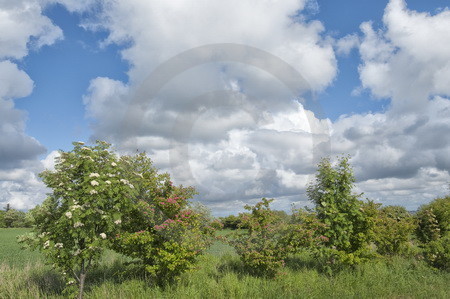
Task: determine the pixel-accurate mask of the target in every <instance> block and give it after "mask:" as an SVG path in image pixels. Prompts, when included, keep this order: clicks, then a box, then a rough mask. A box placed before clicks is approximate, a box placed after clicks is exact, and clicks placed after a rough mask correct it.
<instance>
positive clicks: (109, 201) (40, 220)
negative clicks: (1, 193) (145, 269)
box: [21, 141, 135, 298]
mask: <svg viewBox="0 0 450 299" xmlns="http://www.w3.org/2000/svg"><path fill="white" fill-rule="evenodd" d="M73 145H74V149H73V150H72V151H70V152H61V153H60V157H59V158H58V159H57V161H56V165H55V170H54V171H50V170H46V171H44V172H42V173H41V174H40V176H41V177H42V178H43V181H44V183H45V184H46V185H47V187H49V188H51V189H52V193H51V194H50V196H49V197H48V198H47V199H46V200H45V201H44V202H43V203H42V205H40V206H37V207H36V208H34V209H33V210H32V211H31V213H32V216H33V217H32V218H33V219H34V223H35V229H34V234H32V235H30V236H23V237H22V239H21V241H22V242H24V243H27V244H28V245H30V246H31V247H32V248H38V249H39V250H40V251H42V252H43V253H44V255H45V258H46V261H47V263H49V264H52V265H53V267H54V268H56V269H58V270H59V271H60V272H61V273H62V274H63V275H64V277H65V279H66V283H67V285H68V288H67V289H66V291H68V292H71V291H74V292H75V291H76V288H75V289H72V288H73V286H76V285H78V296H79V298H81V297H82V296H83V289H84V284H85V279H86V277H87V274H88V273H89V271H90V270H91V269H92V268H93V267H94V266H95V265H96V264H97V263H98V262H99V260H100V256H101V253H102V252H103V249H104V248H105V246H106V243H107V242H108V240H109V239H110V238H111V236H113V235H114V234H115V232H116V231H117V229H118V228H119V227H120V223H121V221H122V215H123V213H124V212H125V211H127V209H128V208H129V204H130V201H129V198H131V197H132V196H133V193H134V191H135V190H134V186H133V185H132V184H130V183H129V182H128V181H126V180H123V179H121V176H122V175H123V171H122V169H121V168H120V167H118V164H119V161H118V158H117V157H116V155H114V154H113V153H112V152H111V151H110V150H109V147H110V145H109V144H107V143H105V142H101V141H98V142H97V144H96V145H95V146H84V143H82V142H75V143H73Z"/></svg>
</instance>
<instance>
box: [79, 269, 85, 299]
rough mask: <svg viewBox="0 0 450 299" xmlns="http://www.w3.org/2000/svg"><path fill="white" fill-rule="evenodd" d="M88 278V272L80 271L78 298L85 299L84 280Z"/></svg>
mask: <svg viewBox="0 0 450 299" xmlns="http://www.w3.org/2000/svg"><path fill="white" fill-rule="evenodd" d="M85 280H86V273H84V272H82V273H80V288H79V289H78V299H83V292H84V281H85Z"/></svg>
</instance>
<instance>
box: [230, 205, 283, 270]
mask: <svg viewBox="0 0 450 299" xmlns="http://www.w3.org/2000/svg"><path fill="white" fill-rule="evenodd" d="M272 201H273V199H266V198H263V199H262V200H261V201H260V202H258V203H257V204H256V205H255V206H248V205H247V206H245V209H247V210H249V211H250V212H251V213H248V214H245V215H244V217H242V222H243V225H245V227H248V229H247V230H246V231H245V232H243V233H242V232H239V233H236V234H234V235H233V236H232V237H229V239H228V242H229V244H230V245H232V246H233V247H234V248H235V250H236V252H237V254H238V255H239V257H240V259H241V261H242V262H243V264H244V267H245V268H246V270H247V271H248V272H249V273H251V274H254V275H257V276H266V277H274V276H276V275H277V274H278V273H279V269H280V268H281V267H283V266H284V259H285V258H286V256H287V254H288V249H287V248H286V247H284V246H283V245H282V242H280V240H281V236H282V235H281V233H282V227H281V226H280V222H279V221H278V217H277V216H276V215H275V213H273V211H272V210H271V209H270V208H269V205H270V203H271V202H272Z"/></svg>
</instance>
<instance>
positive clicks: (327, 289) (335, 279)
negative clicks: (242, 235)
mask: <svg viewBox="0 0 450 299" xmlns="http://www.w3.org/2000/svg"><path fill="white" fill-rule="evenodd" d="M26 232H27V230H26V229H1V230H0V259H1V265H0V298H2V299H3V298H64V296H63V295H62V294H61V291H62V288H63V282H62V279H61V277H60V276H59V275H58V274H57V273H56V272H54V271H53V270H52V269H51V267H50V266H47V265H44V264H43V262H42V260H41V257H40V255H39V253H36V252H30V251H22V250H20V247H19V245H18V244H17V243H16V236H17V235H18V234H22V233H26ZM124 261H125V260H124V258H122V257H121V256H120V255H118V254H115V253H113V252H111V251H108V252H107V253H106V254H105V257H104V259H103V261H102V264H101V265H100V266H99V267H98V268H97V269H96V270H95V271H93V272H92V273H90V278H89V283H88V286H87V290H86V294H85V297H86V298H450V288H449V282H450V273H447V272H442V271H438V270H433V269H431V268H429V267H427V266H426V265H425V264H424V263H422V262H418V261H414V260H413V259H405V258H401V257H394V258H391V259H387V260H383V261H377V262H373V263H368V264H364V265H362V266H359V267H358V268H356V269H355V270H350V269H349V270H344V271H341V272H339V273H337V274H335V276H332V277H330V276H326V275H324V274H321V273H318V272H317V270H315V269H314V268H313V267H311V263H313V262H314V261H312V260H311V259H310V258H309V257H307V256H296V257H292V258H291V259H289V260H288V261H287V267H286V268H285V273H284V274H283V275H281V276H279V277H277V278H275V279H265V278H257V277H253V276H251V275H248V274H247V273H245V271H244V270H243V268H242V267H241V265H240V262H239V259H238V257H237V256H236V255H235V254H234V253H233V249H232V248H231V247H229V246H227V245H225V244H221V243H220V242H216V243H215V244H213V246H212V247H211V248H210V250H209V251H208V252H207V254H205V255H204V256H202V257H201V259H200V261H199V264H198V267H197V269H194V270H193V271H191V272H189V273H185V274H183V275H182V276H181V277H180V279H179V280H178V281H176V282H175V283H172V284H170V285H167V286H165V287H156V286H152V284H151V282H150V281H148V280H147V279H146V278H145V277H143V276H139V275H137V274H129V273H128V272H126V271H125V269H126V266H125V265H124Z"/></svg>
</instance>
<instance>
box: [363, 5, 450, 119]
mask: <svg viewBox="0 0 450 299" xmlns="http://www.w3.org/2000/svg"><path fill="white" fill-rule="evenodd" d="M383 22H384V25H385V27H386V30H375V29H374V28H373V26H372V25H371V24H370V23H363V24H362V25H361V30H362V32H363V34H364V37H363V40H362V43H361V46H360V53H361V58H362V60H363V64H362V65H361V66H360V69H359V72H360V76H361V82H362V85H363V87H365V88H368V89H370V91H371V92H372V94H373V95H374V96H376V97H380V98H391V99H392V106H393V107H392V109H393V110H394V111H396V112H398V113H402V112H406V111H420V110H421V109H422V108H423V107H424V106H426V105H428V100H429V99H430V97H431V96H433V95H446V96H448V95H450V84H449V81H448V78H449V77H448V74H449V70H450V51H449V49H450V38H449V36H450V11H449V10H448V9H446V10H443V11H441V12H440V13H438V14H436V15H430V14H429V13H420V12H416V11H412V10H408V8H407V7H406V3H405V2H404V1H403V0H391V1H390V2H389V4H388V5H387V7H386V9H385V13H384V16H383Z"/></svg>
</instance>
